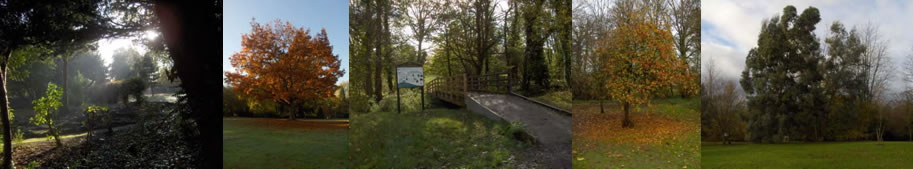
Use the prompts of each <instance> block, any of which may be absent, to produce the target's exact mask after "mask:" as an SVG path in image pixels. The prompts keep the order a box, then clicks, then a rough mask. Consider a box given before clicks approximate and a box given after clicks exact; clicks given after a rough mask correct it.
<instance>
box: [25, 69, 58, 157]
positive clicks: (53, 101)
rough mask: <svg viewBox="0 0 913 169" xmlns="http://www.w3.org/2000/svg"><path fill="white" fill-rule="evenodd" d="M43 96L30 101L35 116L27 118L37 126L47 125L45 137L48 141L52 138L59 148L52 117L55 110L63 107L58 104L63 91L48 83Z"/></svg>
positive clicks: (56, 131)
mask: <svg viewBox="0 0 913 169" xmlns="http://www.w3.org/2000/svg"><path fill="white" fill-rule="evenodd" d="M45 94H46V96H45V97H41V98H39V99H38V100H35V101H32V105H34V107H33V109H34V110H35V116H34V117H31V118H29V121H30V122H32V123H34V124H35V125H39V126H40V125H47V127H48V130H49V131H48V133H47V135H46V136H47V137H48V140H50V138H51V137H52V136H53V137H54V140H56V141H57V146H58V147H59V146H62V145H63V144H62V143H60V131H58V130H57V126H56V125H55V124H54V120H53V117H54V116H56V111H57V109H58V108H60V106H61V105H63V103H60V96H61V95H63V91H62V90H61V89H60V87H57V85H54V83H48V89H47V91H46V92H45Z"/></svg>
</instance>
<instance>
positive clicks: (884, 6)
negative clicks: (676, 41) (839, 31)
mask: <svg viewBox="0 0 913 169" xmlns="http://www.w3.org/2000/svg"><path fill="white" fill-rule="evenodd" d="M701 5H702V6H701V12H702V14H701V21H702V26H703V30H702V36H703V37H702V38H701V40H702V42H701V44H702V47H703V48H702V50H701V55H702V56H703V57H708V55H713V56H714V57H715V58H714V59H715V62H716V63H717V67H718V69H719V70H720V72H721V75H722V76H724V77H727V78H728V77H733V78H739V76H740V73H741V71H742V70H743V69H744V67H745V63H744V61H745V56H746V55H747V53H748V50H750V49H751V48H753V47H755V46H757V38H758V34H759V33H760V26H761V21H762V20H765V19H768V18H770V17H774V16H777V15H779V14H780V13H782V11H783V8H784V7H786V6H787V5H793V6H795V7H796V9H797V12H799V13H800V14H801V12H802V11H803V10H805V9H806V8H808V7H809V6H814V7H816V8H818V9H819V12H820V14H821V22H819V23H818V25H816V26H817V30H816V31H815V34H816V35H817V37H818V38H819V39H823V38H825V37H827V34H828V32H829V31H828V27H829V26H830V25H831V23H833V22H834V21H835V20H839V21H840V22H841V23H843V24H844V25H847V26H848V27H853V26H857V27H861V26H864V25H865V24H867V23H872V24H874V25H876V26H878V27H879V32H880V33H881V36H882V38H883V39H885V40H888V41H889V42H890V43H888V53H889V54H888V55H889V56H890V57H891V60H892V61H893V63H894V64H899V63H901V61H904V60H906V57H909V56H910V55H909V54H910V53H911V48H913V31H911V29H910V28H911V27H913V19H910V18H911V16H913V2H910V1H903V0H878V1H847V0H830V1H789V0H772V1H737V0H707V1H703V2H702V4H701ZM822 43H823V42H822ZM702 64H704V63H703V62H702ZM895 73H899V71H897V72H895ZM892 81H893V84H892V85H891V86H892V87H891V88H892V90H895V91H896V90H897V89H898V88H900V87H901V86H902V85H901V84H900V82H899V80H892Z"/></svg>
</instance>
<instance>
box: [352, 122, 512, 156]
mask: <svg viewBox="0 0 913 169" xmlns="http://www.w3.org/2000/svg"><path fill="white" fill-rule="evenodd" d="M511 126H512V125H509V124H504V123H501V122H497V121H494V120H490V119H487V118H485V117H483V116H481V115H477V114H475V113H473V112H469V111H466V110H462V109H461V110H456V109H444V108H434V109H426V110H425V111H424V112H410V113H405V112H404V113H396V112H371V113H365V114H359V115H355V116H353V117H352V132H351V133H352V137H351V138H352V141H351V142H352V147H351V152H352V160H353V163H354V164H355V166H354V167H353V168H515V167H514V166H516V165H518V164H517V163H520V162H517V161H516V160H515V159H516V158H515V156H516V155H515V151H517V150H519V149H522V148H525V147H527V146H528V144H524V143H522V142H519V141H516V140H514V139H512V138H511V137H510V135H511V134H510V133H511V132H513V131H518V128H516V127H511Z"/></svg>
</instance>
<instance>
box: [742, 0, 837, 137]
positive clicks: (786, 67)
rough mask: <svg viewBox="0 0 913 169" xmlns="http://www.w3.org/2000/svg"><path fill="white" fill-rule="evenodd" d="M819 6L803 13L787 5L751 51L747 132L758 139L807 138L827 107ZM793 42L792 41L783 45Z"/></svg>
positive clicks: (745, 78) (747, 76)
mask: <svg viewBox="0 0 913 169" xmlns="http://www.w3.org/2000/svg"><path fill="white" fill-rule="evenodd" d="M820 20H821V18H820V16H819V14H818V9H817V8H815V7H809V8H807V9H805V10H804V11H803V12H802V14H801V15H797V13H796V8H795V7H793V6H787V7H785V8H784V9H783V14H782V15H781V16H780V17H773V18H770V19H769V20H765V21H764V22H763V24H762V27H761V33H760V35H759V36H758V37H759V38H758V46H757V47H755V48H752V49H751V50H750V51H749V52H748V56H747V58H746V60H745V64H746V68H745V70H744V71H743V72H742V79H741V80H740V83H741V85H742V88H743V89H744V90H745V93H747V94H748V97H747V98H748V107H749V109H750V110H751V113H750V115H749V116H750V117H749V119H750V120H749V124H748V130H749V132H750V133H751V140H752V141H755V142H784V141H788V140H789V139H788V138H789V136H793V138H797V137H803V136H804V134H803V133H809V132H804V131H813V130H811V129H809V128H808V127H810V126H811V125H799V124H800V123H804V122H810V121H811V120H813V119H817V118H819V117H821V116H820V115H821V114H822V112H823V111H825V110H823V109H824V108H823V107H824V106H820V105H825V104H824V100H823V99H824V97H821V96H822V95H823V93H824V89H823V88H822V86H820V84H821V82H822V80H823V70H822V69H823V67H824V66H822V65H821V60H822V56H821V54H820V51H819V47H820V45H819V43H818V41H817V39H816V37H815V34H814V30H815V24H817V23H818V22H819V21H820ZM783 42H793V43H783Z"/></svg>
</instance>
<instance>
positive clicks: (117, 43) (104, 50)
mask: <svg viewBox="0 0 913 169" xmlns="http://www.w3.org/2000/svg"><path fill="white" fill-rule="evenodd" d="M159 34H161V33H160V32H158V31H153V30H149V31H146V32H145V33H144V34H142V35H140V37H123V38H108V39H101V40H98V54H99V55H100V56H101V59H102V61H104V64H105V65H106V66H110V64H111V62H114V60H113V59H112V58H111V56H112V55H114V51H115V50H117V49H121V48H133V49H136V51H137V52H139V54H140V55H144V54H145V53H146V52H147V51H148V49H146V46H145V45H142V44H139V43H134V42H133V40H134V39H140V38H146V39H154V38H156V37H158V36H159Z"/></svg>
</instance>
